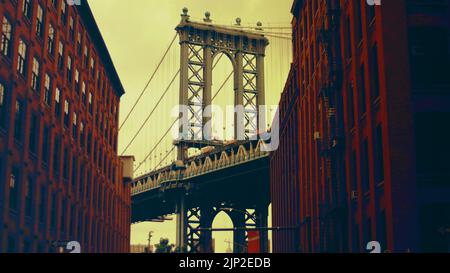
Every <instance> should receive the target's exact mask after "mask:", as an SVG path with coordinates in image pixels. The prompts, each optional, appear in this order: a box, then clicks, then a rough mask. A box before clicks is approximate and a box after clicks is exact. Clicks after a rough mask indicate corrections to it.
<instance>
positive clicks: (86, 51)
mask: <svg viewBox="0 0 450 273" xmlns="http://www.w3.org/2000/svg"><path fill="white" fill-rule="evenodd" d="M88 60H89V54H88V47H87V45H85V46H84V67H87V65H88Z"/></svg>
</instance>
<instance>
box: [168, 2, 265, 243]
mask: <svg viewBox="0 0 450 273" xmlns="http://www.w3.org/2000/svg"><path fill="white" fill-rule="evenodd" d="M203 21H204V22H193V21H191V20H190V17H189V15H188V10H187V8H184V9H183V13H182V14H181V22H180V24H179V25H178V26H177V27H176V31H177V32H178V35H179V39H180V48H181V54H180V56H181V60H180V92H179V104H180V105H182V106H184V107H185V109H187V111H185V112H184V113H182V111H180V116H179V120H180V140H178V141H176V142H175V145H176V146H177V153H178V155H177V157H178V160H179V161H183V162H184V161H185V159H186V157H187V150H188V149H189V148H192V147H195V148H202V147H205V146H220V145H221V144H220V143H216V142H215V141H211V136H212V128H211V126H208V124H210V121H211V114H212V113H211V110H210V108H209V107H208V106H210V105H211V103H212V94H211V93H212V74H213V61H214V58H215V57H216V56H218V55H219V54H221V53H223V54H225V55H226V56H227V57H228V58H229V59H230V60H231V63H232V66H233V74H234V77H233V78H234V106H235V107H237V108H240V109H241V111H236V112H235V114H234V128H235V132H234V139H236V140H248V139H251V138H253V137H258V134H259V132H264V131H265V129H266V128H265V124H266V121H265V117H266V115H265V113H264V107H261V106H263V105H265V95H264V92H265V89H264V57H265V50H266V47H267V45H268V44H269V41H268V40H267V38H265V37H264V35H262V34H259V33H258V29H261V24H260V23H259V24H258V26H256V27H255V31H245V30H241V29H239V28H232V27H223V26H218V25H213V24H212V20H211V19H210V14H209V12H206V13H205V19H204V20H203ZM236 21H237V23H238V24H239V23H240V19H237V20H236ZM216 213H217V212H214V211H213V209H212V208H211V206H210V207H207V206H205V207H202V208H198V207H193V208H191V206H190V205H189V204H187V203H186V200H185V196H184V194H180V197H179V201H178V202H177V246H178V247H179V248H180V249H185V248H186V247H189V248H190V249H191V251H194V252H195V251H197V250H198V249H202V251H205V252H208V249H209V247H208V243H209V242H210V241H211V232H204V231H203V232H200V231H199V230H200V228H205V227H210V226H211V224H212V220H213V218H214V217H213V216H214V215H215V214H216ZM258 213H259V214H261V215H263V216H264V215H265V217H266V218H267V206H266V205H263V206H262V209H261V211H260V212H258ZM233 217H234V218H236V219H238V218H239V219H240V218H242V219H240V221H234V222H235V225H239V226H242V225H244V226H245V224H246V222H245V218H246V216H245V215H241V217H240V216H233ZM263 222H264V221H263ZM261 224H267V223H266V222H264V223H261ZM235 233H236V234H235V239H238V240H240V242H241V243H242V240H245V236H246V235H245V234H244V233H245V232H243V231H238V232H235ZM260 237H261V238H264V236H260ZM265 237H267V234H265ZM262 241H264V239H263V240H262ZM244 243H245V241H244ZM263 245H264V242H263ZM235 250H236V249H235Z"/></svg>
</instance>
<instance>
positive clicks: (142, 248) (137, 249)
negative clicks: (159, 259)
mask: <svg viewBox="0 0 450 273" xmlns="http://www.w3.org/2000/svg"><path fill="white" fill-rule="evenodd" d="M153 252H154V246H153V245H151V246H150V247H149V246H148V245H144V244H142V245H141V244H138V245H131V246H130V253H153Z"/></svg>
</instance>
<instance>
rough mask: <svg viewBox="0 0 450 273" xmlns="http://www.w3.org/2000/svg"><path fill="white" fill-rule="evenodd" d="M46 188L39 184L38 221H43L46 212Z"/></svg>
mask: <svg viewBox="0 0 450 273" xmlns="http://www.w3.org/2000/svg"><path fill="white" fill-rule="evenodd" d="M46 203H47V201H46V190H45V187H44V186H41V192H40V198H39V222H40V223H44V221H45V214H46Z"/></svg>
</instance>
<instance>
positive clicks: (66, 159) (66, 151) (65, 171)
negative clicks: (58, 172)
mask: <svg viewBox="0 0 450 273" xmlns="http://www.w3.org/2000/svg"><path fill="white" fill-rule="evenodd" d="M69 167H70V166H69V149H67V147H64V155H63V178H64V180H67V179H68V178H69Z"/></svg>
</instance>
